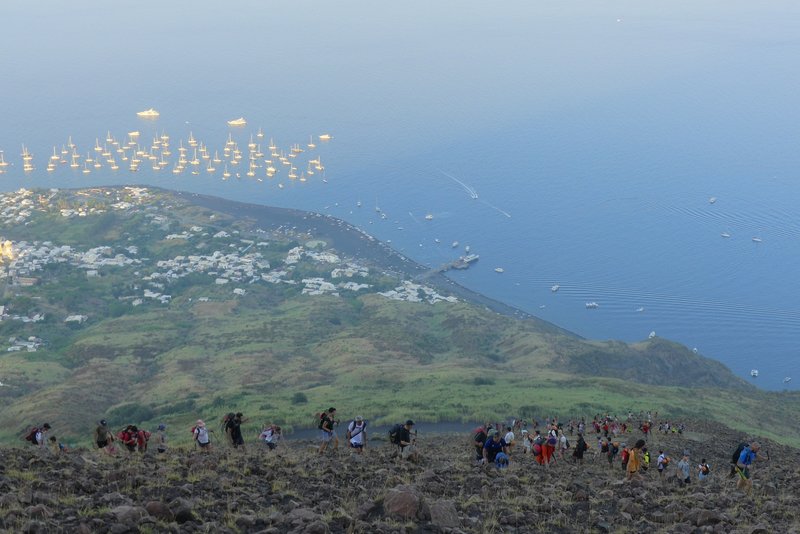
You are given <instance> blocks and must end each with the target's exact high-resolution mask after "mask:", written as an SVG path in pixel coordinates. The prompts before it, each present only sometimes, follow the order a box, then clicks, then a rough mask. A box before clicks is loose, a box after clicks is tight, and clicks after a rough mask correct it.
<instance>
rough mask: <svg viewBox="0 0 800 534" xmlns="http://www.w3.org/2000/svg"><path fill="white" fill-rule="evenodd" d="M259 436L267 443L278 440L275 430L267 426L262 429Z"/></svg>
mask: <svg viewBox="0 0 800 534" xmlns="http://www.w3.org/2000/svg"><path fill="white" fill-rule="evenodd" d="M259 437H260V438H261V439H263V440H264V441H265V442H267V443H275V442H277V441H278V434H276V433H275V431H274V430H273V429H271V428H268V429H266V430H265V431H263V432H262V433H261V436H259Z"/></svg>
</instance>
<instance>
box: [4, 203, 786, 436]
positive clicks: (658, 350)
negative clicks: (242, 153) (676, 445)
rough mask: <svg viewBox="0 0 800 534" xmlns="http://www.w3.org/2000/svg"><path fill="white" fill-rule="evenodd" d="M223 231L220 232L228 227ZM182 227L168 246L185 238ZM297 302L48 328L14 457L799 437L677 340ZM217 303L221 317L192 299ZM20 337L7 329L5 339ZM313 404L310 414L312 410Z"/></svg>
mask: <svg viewBox="0 0 800 534" xmlns="http://www.w3.org/2000/svg"><path fill="white" fill-rule="evenodd" d="M172 212H174V213H177V216H178V218H179V219H180V220H181V223H183V224H184V225H185V224H191V222H192V221H194V220H200V219H203V220H204V223H205V224H208V220H209V218H208V213H209V212H208V210H205V209H203V210H198V209H194V208H189V209H177V208H175V209H172ZM47 217H50V218H49V219H48V218H47ZM42 219H43V220H44V222H42V221H38V222H36V221H34V223H32V224H30V225H28V226H26V227H21V228H19V229H17V230H18V231H19V232H20V234H19V235H17V236H14V239H22V238H27V239H36V238H37V236H38V238H39V239H41V236H42V235H49V234H48V232H49V231H50V230H48V228H52V226H53V224H52V223H53V220H54V219H53V216H52V215H49V216H44V215H43V216H42ZM223 219H224V218H222V217H220V218H219V219H218V220H219V221H220V223H219V224H225V225H227V224H230V223H229V222H228V221H225V220H223ZM98 220H100V221H102V224H101V225H100V226H98V225H99V224H100V223H99V222H98ZM171 224H172V226H171V227H170V231H174V230H176V229H177V227H180V226H181V225H177V227H176V225H175V223H174V222H173V223H171ZM61 227H63V228H62V230H63V231H62V232H61V234H60V235H59V236H58V239H55V238H53V239H54V240H55V241H56V242H58V243H69V244H75V245H78V244H85V245H84V246H87V245H90V246H95V245H97V244H103V243H108V242H109V240H113V239H123V238H124V239H127V241H128V242H130V240H131V239H132V237H131V236H135V239H136V244H137V246H139V247H140V248H141V249H142V250H143V251H145V253H146V254H147V255H149V256H151V257H155V258H158V257H171V256H174V255H177V254H187V253H192V251H193V250H194V248H193V247H190V246H188V245H187V244H186V243H184V242H181V241H164V240H163V239H162V237H163V235H164V233H165V232H166V231H167V228H166V226H165V228H162V229H161V230H159V229H158V228H156V227H154V226H153V225H152V224H151V223H149V222H148V221H147V220H146V218H144V217H141V216H139V215H136V216H133V217H121V216H119V215H115V214H106V215H103V216H101V217H98V218H97V219H94V218H92V217H87V218H85V219H81V220H78V221H77V222H76V223H75V224H69V225H61ZM101 231H102V232H101ZM206 241H208V238H206ZM279 249H280V245H276V246H273V247H272V250H273V251H275V252H277V250H279ZM210 250H213V246H211V247H210ZM277 257H278V256H276V257H274V258H270V261H275V260H276V258H277ZM307 269H311V270H312V271H313V267H307ZM56 275H58V276H56ZM64 280H73V281H74V283H75V284H78V283H80V284H82V285H83V286H85V285H86V284H85V277H83V278H81V277H80V276H77V277H76V276H75V275H71V274H68V273H67V274H64V273H55V274H54V275H53V279H52V280H51V281H50V282H49V283H50V284H52V285H53V286H55V287H57V288H58V291H57V292H56V294H57V295H59V298H63V295H64V294H68V293H69V292H70V290H71V287H69V286H66V287H65V285H64ZM47 283H48V282H47V280H46V277H45V279H44V280H43V283H42V284H41V285H40V286H37V287H36V288H33V289H31V290H30V291H31V292H32V295H34V296H36V295H38V296H41V297H42V299H43V300H42V301H40V302H41V304H40V305H39V306H40V307H41V306H45V302H44V301H45V300H46V299H47V298H48V295H50V296H52V294H53V292H52V291H51V290H48V285H47ZM115 284H116V286H119V284H120V282H119V281H116V282H115V281H113V279H112V278H107V279H101V280H99V281H95V282H92V284H91V286H88V289H87V288H86V287H82V288H81V290H80V291H77V290H75V291H76V292H78V293H79V294H80V295H81V296H85V295H87V294H89V295H90V296H91V297H92V298H91V299H89V300H87V299H85V298H83V299H73V301H71V303H70V311H72V312H78V311H83V310H82V309H80V306H84V307H88V308H91V307H96V309H98V310H101V311H102V312H103V313H105V312H106V309H107V308H108V310H111V309H113V305H110V304H108V300H105V301H104V300H103V293H104V292H109V291H111V290H112V289H113V287H115ZM172 289H175V288H172ZM87 291H89V293H87ZM297 292H298V290H296V289H293V288H291V287H289V286H285V285H278V286H275V285H269V284H263V285H262V284H253V285H251V286H249V287H248V293H247V295H246V296H245V297H241V298H237V299H236V300H226V299H230V297H231V293H230V290H229V289H225V290H221V289H218V288H215V287H213V286H211V287H209V286H202V287H201V286H193V285H188V286H187V287H184V288H183V289H182V290H181V291H176V292H175V295H174V299H173V301H172V303H171V304H170V305H169V306H168V307H167V306H164V307H159V306H151V307H143V308H141V309H132V308H126V310H127V311H124V313H122V314H121V316H118V317H108V318H105V319H102V320H99V321H97V322H94V323H93V324H91V325H90V326H88V327H86V328H84V329H80V330H77V331H71V330H68V329H66V328H64V327H63V325H58V324H45V325H42V326H41V329H44V331H45V333H46V334H47V336H48V337H49V338H50V339H52V340H57V341H58V342H57V343H55V345H56V346H53V347H51V350H48V351H44V352H36V353H13V354H12V353H9V354H7V355H4V356H3V357H2V358H0V377H2V378H3V379H4V381H7V382H9V383H14V384H19V385H18V386H17V387H16V388H2V389H0V400H2V403H3V406H4V408H3V410H2V411H0V429H2V430H0V440H10V439H12V438H13V437H14V435H15V433H17V432H21V431H22V429H23V427H25V426H26V425H28V424H30V423H32V422H35V421H43V420H49V421H51V422H53V423H55V424H54V426H55V427H56V428H57V429H59V430H58V433H59V434H66V435H67V437H73V439H74V437H75V436H81V438H82V439H83V440H85V439H86V436H88V432H89V431H90V429H91V428H92V427H93V425H94V421H96V420H97V419H99V418H101V417H106V418H108V419H109V420H110V421H111V423H112V425H123V424H125V423H128V422H134V423H144V424H146V425H154V424H155V423H156V422H160V421H166V422H168V423H170V424H173V425H176V426H177V427H178V428H180V427H183V426H186V427H188V426H189V424H190V422H191V421H192V420H194V419H195V418H197V417H203V418H207V419H215V418H217V417H219V416H220V415H221V414H222V413H224V412H227V411H229V410H237V411H239V410H240V411H243V412H245V413H246V414H248V415H250V416H251V420H252V421H253V424H254V425H255V424H258V423H261V422H264V421H276V422H279V423H282V424H284V425H287V424H288V425H289V426H291V425H296V426H301V427H302V426H308V425H309V424H310V423H311V417H312V414H313V413H314V412H317V411H319V410H321V409H323V408H325V407H327V406H330V405H335V406H337V407H339V408H340V411H341V412H342V417H350V416H352V415H354V414H355V413H361V414H363V415H365V416H366V417H368V418H370V419H371V420H373V421H375V422H393V421H397V420H401V419H405V418H406V417H413V418H415V419H423V420H428V421H437V420H438V421H442V420H476V419H483V418H492V419H495V418H500V417H506V416H510V415H518V416H524V417H531V416H537V417H543V416H544V415H547V414H552V413H557V414H560V415H562V416H565V415H568V414H570V415H573V414H574V415H589V416H591V415H593V414H594V413H598V412H605V411H611V412H627V411H629V410H632V411H639V410H642V409H644V410H657V411H659V412H661V413H662V414H663V413H667V414H671V415H674V416H677V417H681V416H690V415H691V416H694V417H708V418H714V419H719V420H721V421H724V422H725V423H726V424H728V425H730V426H732V427H735V428H739V429H742V430H753V429H758V431H759V432H760V433H762V434H765V435H769V436H772V437H774V438H776V439H779V440H783V441H791V440H793V439H795V438H797V437H799V436H798V431H797V430H795V429H794V427H793V426H787V425H786V421H792V420H795V419H796V418H797V416H798V415H800V396H798V395H797V394H787V393H767V392H761V391H758V390H756V389H755V388H752V387H751V386H748V385H747V384H745V383H744V382H743V381H741V380H739V379H736V378H735V377H733V375H731V373H730V372H729V371H728V370H727V369H726V368H725V367H724V366H722V365H721V364H719V363H718V362H714V361H711V360H707V359H704V358H701V357H698V356H696V355H694V354H691V352H690V351H688V350H687V349H686V348H685V347H682V346H679V345H677V344H674V343H671V342H668V341H666V340H660V339H653V340H649V341H647V342H643V343H640V344H636V345H626V344H624V343H619V342H594V341H583V340H580V339H577V338H575V337H570V336H566V335H560V334H558V333H557V332H555V330H554V329H552V328H548V327H547V326H546V325H541V326H540V325H537V324H536V323H534V322H533V321H526V322H522V321H518V320H515V319H511V318H508V317H504V316H500V315H497V314H495V313H492V312H489V311H487V310H485V309H483V308H480V307H477V306H471V305H469V304H466V303H459V304H455V305H452V304H447V303H440V304H437V305H427V304H412V303H401V302H394V301H389V300H387V299H385V298H383V297H380V296H378V295H374V294H372V295H362V296H360V297H358V298H356V297H343V298H337V297H330V296H327V297H306V296H300V295H298V294H297ZM209 295H210V296H211V297H212V299H211V301H210V302H198V300H197V298H196V297H199V296H209ZM56 304H57V303H56ZM56 304H52V305H53V306H56ZM112 304H113V299H112ZM10 328H14V327H13V326H12V325H8V324H4V325H2V326H0V330H2V331H1V332H0V333H2V334H6V331H7V330H8V329H10ZM681 385H686V386H693V387H680V386H681ZM300 394H302V395H304V396H305V398H307V402H305V403H303V402H299V401H298V399H297V398H296V397H297V396H299V395H300ZM65 429H67V430H65Z"/></svg>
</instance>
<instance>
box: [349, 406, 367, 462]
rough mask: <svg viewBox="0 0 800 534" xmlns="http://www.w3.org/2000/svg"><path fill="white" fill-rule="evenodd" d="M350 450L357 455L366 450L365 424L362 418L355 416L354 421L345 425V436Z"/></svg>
mask: <svg viewBox="0 0 800 534" xmlns="http://www.w3.org/2000/svg"><path fill="white" fill-rule="evenodd" d="M345 437H346V438H347V441H348V443H349V444H350V448H351V449H353V452H355V453H357V454H362V453H363V452H364V449H366V448H367V422H366V421H364V417H362V416H360V415H357V416H356V418H355V419H353V420H352V421H350V424H348V425H347V434H346V435H345Z"/></svg>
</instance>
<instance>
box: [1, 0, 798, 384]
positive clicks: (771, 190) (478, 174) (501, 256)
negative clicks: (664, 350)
mask: <svg viewBox="0 0 800 534" xmlns="http://www.w3.org/2000/svg"><path fill="white" fill-rule="evenodd" d="M698 4H702V5H698ZM0 21H2V31H0V49H2V50H3V51H4V53H3V54H2V55H0V76H2V79H3V82H2V92H0V150H3V151H4V157H5V160H6V161H9V162H11V163H13V165H12V166H10V167H8V172H7V173H6V174H3V175H0V189H2V190H14V189H17V188H19V187H84V186H90V185H111V184H123V183H130V184H152V185H157V186H160V187H165V188H171V189H179V190H187V191H194V192H200V193H205V194H211V195H218V196H221V197H224V198H229V199H233V200H240V201H247V202H255V203H260V204H265V205H275V206H283V207H291V208H299V209H306V210H313V211H319V212H323V213H328V214H331V215H334V216H336V217H340V218H342V219H345V220H347V221H348V222H351V223H353V224H356V225H358V226H359V227H361V228H363V229H365V230H366V231H367V232H369V233H371V234H372V235H374V236H375V237H377V238H379V239H381V240H384V241H390V242H391V244H392V245H393V246H394V247H395V248H396V249H398V250H400V251H402V252H403V253H405V254H406V255H408V256H409V257H411V258H413V259H414V260H416V261H418V262H420V263H424V264H428V265H431V266H434V265H438V264H440V263H443V262H445V261H448V260H452V259H454V258H455V257H457V256H458V255H460V254H463V253H464V249H465V246H467V245H469V247H470V251H471V252H474V253H476V254H479V255H480V260H479V261H478V262H477V263H476V264H475V265H474V266H473V267H471V268H470V269H469V270H467V271H463V272H453V273H451V276H452V277H453V278H454V279H456V280H457V281H458V282H459V283H461V284H463V285H465V286H467V287H469V288H471V289H473V290H476V291H479V292H482V293H484V294H487V295H489V296H491V297H493V298H495V299H498V300H501V301H504V302H507V303H509V304H511V305H514V306H517V307H519V308H521V309H523V310H525V311H528V312H530V313H533V314H535V315H537V316H539V317H541V318H543V319H546V320H548V321H551V322H553V323H555V324H557V325H559V326H562V327H564V328H567V329H569V330H572V331H574V332H576V333H578V334H580V335H582V336H585V337H589V338H597V339H622V340H625V341H639V340H644V339H647V337H648V335H649V334H650V333H651V332H655V333H656V335H658V336H661V337H665V338H669V339H673V340H676V341H679V342H681V343H684V344H686V345H687V346H688V347H690V348H697V350H698V352H699V353H700V354H702V355H705V356H708V357H711V358H715V359H717V360H720V361H722V362H724V363H725V364H727V365H728V366H729V367H730V368H731V369H732V370H733V371H734V372H735V373H736V374H738V375H740V376H742V377H746V378H747V379H748V380H753V381H754V382H755V383H757V384H758V385H759V386H761V387H764V388H768V389H783V388H787V389H795V387H796V386H795V382H792V381H790V382H788V383H787V382H784V378H785V377H792V376H793V375H797V382H800V361H799V360H798V357H797V356H798V352H799V351H800V306H798V303H800V284H798V282H797V272H798V267H800V218H799V217H798V205H799V204H800V150H798V147H800V105H798V104H800V102H799V101H800V93H798V91H797V87H800V69H798V68H797V57H800V34H798V32H797V27H798V25H800V4H798V3H797V2H791V1H777V2H770V3H769V4H768V5H762V4H756V3H752V2H744V1H741V2H739V1H735V2H727V1H726V2H722V1H717V2H715V1H711V2H688V1H686V2H674V3H670V4H669V6H666V5H665V6H661V5H657V4H652V5H645V3H642V2H638V1H633V0H632V1H627V2H626V1H621V2H615V3H613V4H604V5H602V6H600V5H591V3H585V2H584V3H577V2H576V3H569V2H567V3H557V4H554V3H551V2H538V1H534V2H528V1H522V0H518V1H511V2H504V3H503V4H502V5H498V6H493V5H491V4H487V3H485V2H473V1H467V2H461V1H459V2H455V1H452V2H447V1H446V2H434V3H429V2H423V1H421V0H416V1H412V2H403V3H394V4H392V5H384V3H374V2H367V1H365V0H359V1H343V2H336V3H319V2H311V1H291V2H290V1H267V2H255V1H247V2H245V1H233V2H226V3H225V4H224V7H222V6H214V5H213V4H211V3H209V4H208V5H206V4H204V3H202V2H201V3H198V2H190V1H177V2H167V3H165V2H156V1H155V0H143V1H141V2H137V3H136V7H135V8H132V7H131V6H130V5H116V4H113V3H111V4H109V3H107V2H94V1H89V2H80V3H77V4H74V3H69V4H64V3H61V2H42V3H38V2H37V3H30V2H24V1H22V0H11V1H8V2H3V3H2V5H0ZM150 107H154V108H156V109H157V110H158V111H159V112H160V113H161V115H160V117H159V118H158V119H157V120H155V121H152V120H144V119H139V118H137V116H136V112H137V111H141V110H144V109H147V108H150ZM240 116H243V117H245V118H246V119H247V121H248V124H247V126H246V127H243V128H231V127H228V125H227V124H226V121H228V120H231V119H235V118H238V117H240ZM259 128H263V132H264V138H255V141H257V142H259V143H261V144H262V145H264V147H263V149H264V150H265V151H266V148H265V147H266V145H267V144H268V140H269V139H270V138H273V139H274V140H275V143H276V145H279V146H280V147H281V148H283V149H285V150H286V152H287V153H288V152H289V147H290V146H291V145H293V144H299V145H300V146H301V147H302V148H304V152H303V153H298V154H297V157H296V158H295V159H294V161H296V162H300V163H301V165H297V167H298V171H297V172H298V174H299V173H300V172H301V171H304V170H307V169H308V167H307V162H308V160H309V159H313V158H314V157H318V158H320V160H321V162H322V164H323V165H324V181H323V174H322V172H321V171H318V172H315V174H313V175H308V176H306V178H307V181H305V182H300V181H299V180H288V179H287V178H286V172H287V169H285V168H282V169H279V170H278V173H277V174H276V176H275V177H274V178H267V177H266V176H265V175H264V168H261V169H258V178H261V179H262V181H258V180H257V179H256V178H251V177H247V176H246V174H245V173H246V170H247V166H246V156H245V163H244V164H241V165H240V166H239V167H238V168H231V171H233V172H232V174H233V176H232V177H231V178H230V179H228V180H223V179H222V177H221V167H222V165H217V167H220V169H218V170H217V171H216V172H215V173H214V174H209V173H207V172H206V171H205V162H204V163H203V165H201V167H200V172H199V174H197V175H192V174H191V173H190V172H188V171H185V172H183V173H182V174H173V173H172V172H170V171H169V169H171V168H172V165H169V166H168V167H166V168H165V169H164V170H162V171H160V172H158V173H156V172H154V171H153V170H152V169H151V165H150V163H149V162H147V163H146V164H142V165H141V168H140V169H139V170H138V172H136V173H131V172H129V171H128V170H127V165H123V164H122V163H120V170H119V171H116V172H114V171H112V170H111V169H109V168H108V166H107V165H106V166H104V167H102V168H99V169H93V168H90V170H91V171H92V172H91V173H90V174H84V173H83V172H81V169H82V168H83V167H82V165H81V169H78V170H71V169H69V168H68V166H63V165H62V166H60V167H59V168H58V169H57V170H56V171H54V172H52V173H48V172H47V171H46V170H45V168H46V165H47V159H48V157H49V156H50V155H51V154H52V150H53V146H54V145H56V146H57V150H58V151H60V149H61V146H62V145H63V144H65V143H66V142H67V138H68V136H72V139H73V141H74V142H75V144H76V145H78V149H79V152H80V153H81V154H82V156H84V157H85V155H86V153H87V152H91V153H92V154H94V152H93V150H92V149H93V147H94V145H95V140H96V139H98V140H99V143H100V144H101V145H103V144H105V143H104V141H105V138H106V135H107V132H109V131H110V132H111V134H112V136H113V137H114V138H115V139H125V136H126V133H127V132H130V131H134V130H137V131H140V132H141V135H140V143H141V144H143V145H149V143H150V141H151V140H152V138H153V137H157V136H160V135H161V134H162V133H167V134H168V135H169V136H170V147H171V150H172V151H173V156H172V160H173V161H174V159H175V158H176V157H177V147H178V143H179V140H183V145H184V146H187V147H188V144H187V140H188V136H189V134H190V132H191V133H192V134H193V136H194V137H195V138H196V139H197V140H198V141H202V142H203V143H205V144H206V145H208V147H209V149H210V150H211V152H212V153H213V151H214V149H217V150H218V151H219V152H220V155H221V154H222V149H223V147H224V145H225V142H226V140H227V138H228V135H229V134H230V135H231V136H232V139H234V140H236V141H237V142H238V144H239V146H240V147H241V148H242V149H243V150H246V145H247V144H248V142H249V140H250V136H251V135H255V134H256V132H257V131H258V129H259ZM323 133H328V134H330V135H331V136H332V139H331V140H330V141H328V142H321V141H319V138H318V136H319V135H320V134H323ZM310 136H313V140H314V141H315V143H314V144H316V145H317V146H316V147H315V148H314V149H309V148H308V147H307V146H306V145H307V144H308V143H309V137H310ZM23 143H24V144H25V145H26V147H28V149H29V150H30V151H31V152H32V153H33V154H34V164H35V165H36V170H34V171H33V172H32V173H30V174H25V173H23V172H22V158H21V157H20V153H21V151H22V144H23ZM188 156H189V159H191V156H192V153H191V150H190V151H189V154H188ZM81 162H82V160H81ZM311 168H312V172H313V165H312V167H311ZM236 172H238V173H239V174H240V176H239V178H237V177H236V176H235V173H236ZM279 184H281V185H282V186H283V187H280V186H279ZM359 204H360V205H359ZM378 210H380V211H378ZM381 214H385V218H382V216H381ZM426 216H429V217H427V218H426ZM723 234H725V235H729V237H723ZM754 238H756V239H754ZM455 241H458V243H459V245H458V247H456V248H453V247H452V243H453V242H455ZM496 268H501V269H502V270H503V272H502V273H498V272H496V271H495V269H496ZM554 285H558V286H559V289H558V291H556V292H553V291H551V286H554ZM587 302H596V303H597V304H598V307H597V308H596V309H587V308H586V303H587ZM751 369H758V370H759V377H758V378H757V379H751V378H750V370H751Z"/></svg>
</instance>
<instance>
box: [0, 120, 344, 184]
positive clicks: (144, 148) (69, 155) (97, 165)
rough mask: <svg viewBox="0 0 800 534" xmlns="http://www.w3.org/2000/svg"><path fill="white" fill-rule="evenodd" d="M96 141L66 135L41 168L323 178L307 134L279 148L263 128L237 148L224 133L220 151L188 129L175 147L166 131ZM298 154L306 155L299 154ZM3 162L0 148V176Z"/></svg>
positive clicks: (27, 158)
mask: <svg viewBox="0 0 800 534" xmlns="http://www.w3.org/2000/svg"><path fill="white" fill-rule="evenodd" d="M160 115H161V114H160V113H159V112H158V111H156V110H155V109H154V108H150V109H146V110H144V111H139V112H137V113H136V116H137V117H139V118H143V119H156V118H158V117H159V116H160ZM228 125H229V126H237V127H239V126H245V125H247V120H245V118H244V117H239V118H238V119H233V120H229V121H228ZM318 138H319V140H320V141H323V142H324V141H330V140H331V139H332V136H331V135H330V134H328V133H325V134H321V135H319V136H318ZM100 139H101V138H100V137H98V138H96V139H95V143H94V146H93V147H92V148H90V149H89V150H87V151H85V152H84V151H83V150H81V149H79V148H78V146H77V145H76V144H75V143H74V142H73V141H72V137H71V136H70V137H69V138H68V139H67V141H66V143H64V144H62V145H61V147H60V148H59V147H58V146H53V154H52V155H51V156H49V158H48V160H47V172H54V171H55V170H56V169H58V168H59V167H62V168H66V167H68V168H70V169H72V170H73V171H74V172H81V173H83V174H90V173H92V172H94V171H97V170H100V169H103V168H107V169H110V170H111V171H118V170H119V169H120V168H122V167H125V168H127V170H129V171H130V172H137V171H139V169H140V168H141V167H142V166H143V165H145V166H149V167H150V168H151V169H152V170H153V171H154V172H171V173H172V174H176V175H177V174H183V173H190V174H192V175H199V174H200V173H201V172H205V173H207V174H215V173H217V172H218V171H221V175H222V179H223V180H227V179H228V178H231V177H232V176H235V177H236V178H241V177H242V175H244V176H246V177H248V178H254V179H256V180H258V181H263V178H265V177H266V178H273V177H276V176H281V175H282V176H285V177H286V178H288V179H289V180H297V181H299V182H305V181H307V180H308V179H309V178H310V177H312V176H315V175H317V174H319V176H320V178H321V181H323V182H326V181H327V180H326V179H325V166H324V165H323V164H322V159H321V158H320V156H319V155H314V156H312V155H311V152H312V151H313V149H315V148H316V146H317V145H316V143H314V137H313V136H310V137H309V140H308V143H307V144H305V146H302V145H301V144H300V143H293V144H291V145H290V146H288V147H279V146H278V145H277V144H276V143H275V141H274V140H273V139H270V140H269V143H268V144H267V143H266V142H263V139H264V131H263V130H262V129H261V128H259V129H258V132H257V133H256V134H255V135H253V134H251V135H250V140H249V142H248V143H247V146H246V148H245V147H243V146H242V147H240V146H239V143H238V142H237V141H235V140H234V138H233V135H232V134H230V133H229V134H228V139H227V141H225V144H224V146H223V147H222V149H221V150H220V149H218V148H216V149H213V150H212V149H211V148H210V147H209V146H208V145H206V144H205V143H204V142H203V141H202V140H199V139H197V138H195V136H194V134H193V133H192V132H189V136H188V137H187V138H186V139H180V140H179V141H178V146H175V145H174V143H171V139H170V136H169V135H167V134H166V132H162V133H161V134H160V135H159V134H156V135H155V136H154V137H153V138H152V139H151V140H144V139H142V134H141V132H139V131H131V132H128V133H127V134H125V135H124V136H122V137H121V138H116V137H114V136H113V135H111V132H110V131H109V132H108V133H107V134H106V136H105V139H104V140H103V141H101V140H100ZM220 152H221V154H220ZM303 153H305V154H306V155H308V157H306V158H304V157H302V154H303ZM20 156H21V157H22V169H23V171H24V172H25V173H26V174H27V173H32V172H33V171H34V170H35V165H34V157H33V154H32V153H31V152H30V151H29V150H28V148H27V147H26V146H25V145H22V153H21V154H20ZM8 166H9V162H8V161H6V159H5V154H4V153H3V151H2V150H0V174H4V173H5V172H6V171H7V168H8ZM240 169H241V170H240ZM278 187H279V188H282V187H283V184H278Z"/></svg>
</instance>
